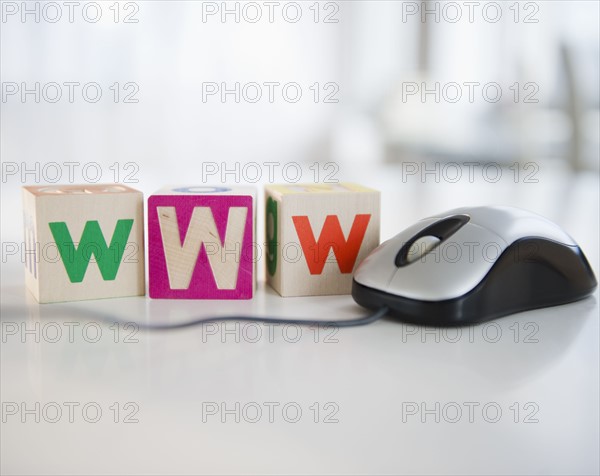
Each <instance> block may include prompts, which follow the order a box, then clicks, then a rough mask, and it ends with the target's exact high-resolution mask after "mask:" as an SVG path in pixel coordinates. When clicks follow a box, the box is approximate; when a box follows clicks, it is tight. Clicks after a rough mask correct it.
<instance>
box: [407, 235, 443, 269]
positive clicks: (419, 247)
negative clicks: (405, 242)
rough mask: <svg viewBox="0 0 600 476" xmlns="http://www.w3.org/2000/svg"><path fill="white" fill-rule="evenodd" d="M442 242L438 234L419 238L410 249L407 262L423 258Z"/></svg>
mask: <svg viewBox="0 0 600 476" xmlns="http://www.w3.org/2000/svg"><path fill="white" fill-rule="evenodd" d="M441 242H442V240H440V239H439V238H438V237H437V236H433V235H427V236H422V237H421V238H417V239H416V240H415V241H414V242H413V244H412V245H411V246H410V248H409V249H408V252H407V255H406V263H407V264H410V263H412V262H414V261H417V260H419V259H421V258H422V257H423V256H424V255H426V254H427V253H429V252H430V251H431V250H433V249H434V248H435V247H436V246H437V245H439V244H440V243H441Z"/></svg>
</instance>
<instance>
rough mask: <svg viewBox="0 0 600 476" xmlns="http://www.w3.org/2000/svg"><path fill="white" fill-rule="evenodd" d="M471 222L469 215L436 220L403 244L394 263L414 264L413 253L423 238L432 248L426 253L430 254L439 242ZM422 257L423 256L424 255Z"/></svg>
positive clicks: (399, 264) (398, 265)
mask: <svg viewBox="0 0 600 476" xmlns="http://www.w3.org/2000/svg"><path fill="white" fill-rule="evenodd" d="M469 220H470V217H469V216H468V215H450V216H447V217H446V218H443V219H441V220H437V219H434V220H433V223H430V224H429V225H428V226H426V227H425V228H423V229H421V231H419V232H418V233H416V234H415V235H413V236H412V237H411V238H410V239H409V240H408V241H406V242H405V243H403V245H402V247H401V248H400V250H399V251H398V254H397V255H396V259H395V261H394V262H395V264H396V266H397V267H401V266H406V265H409V264H411V263H412V262H414V259H411V258H412V253H411V251H412V252H413V253H414V252H415V251H416V250H415V247H414V245H415V243H416V242H417V241H419V240H421V238H425V241H426V242H427V245H429V246H430V247H429V249H428V250H427V251H426V252H428V251H430V250H431V249H433V248H434V247H435V246H436V245H437V244H439V242H441V241H444V240H447V239H448V238H450V237H451V236H452V235H453V234H454V233H456V232H457V231H458V230H460V229H461V228H462V227H463V226H464V225H465V224H467V223H468V222H469ZM435 239H437V243H436V242H435ZM422 245H423V243H419V245H418V246H422ZM420 256H422V254H421V255H420ZM417 258H418V257H417Z"/></svg>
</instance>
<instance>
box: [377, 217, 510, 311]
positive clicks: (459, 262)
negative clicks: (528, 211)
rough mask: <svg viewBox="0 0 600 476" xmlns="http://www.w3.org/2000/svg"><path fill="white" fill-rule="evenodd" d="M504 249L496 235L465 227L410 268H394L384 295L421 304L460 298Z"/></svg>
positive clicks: (480, 229) (501, 241)
mask: <svg viewBox="0 0 600 476" xmlns="http://www.w3.org/2000/svg"><path fill="white" fill-rule="evenodd" d="M506 247H507V244H506V242H505V241H504V240H502V239H501V238H500V237H498V236H497V235H496V234H495V233H493V232H491V231H489V230H487V229H485V228H482V227H479V226H477V225H474V224H472V223H468V224H467V225H466V226H464V227H463V228H461V229H460V230H459V231H458V232H457V233H456V234H455V235H454V236H452V237H451V238H450V239H449V240H446V241H443V242H441V243H440V244H439V245H438V246H436V247H435V248H434V249H433V250H431V251H430V252H429V253H427V254H425V255H423V256H422V257H421V259H419V260H416V261H414V262H413V263H412V264H411V265H410V266H403V267H400V268H397V271H396V273H395V274H394V276H393V278H392V279H391V280H390V283H389V285H388V287H387V292H389V293H391V294H395V295H399V296H402V297H406V298H409V299H418V300H422V301H441V300H445V299H454V298H457V297H460V296H463V295H465V294H466V293H468V292H470V291H471V290H473V289H474V288H475V287H476V286H477V285H478V284H479V283H480V282H481V281H482V280H483V279H484V278H485V276H486V275H487V273H488V272H489V270H490V269H491V268H492V266H493V265H494V263H495V261H496V259H497V257H498V256H500V255H501V254H502V252H503V251H504V250H505V249H506Z"/></svg>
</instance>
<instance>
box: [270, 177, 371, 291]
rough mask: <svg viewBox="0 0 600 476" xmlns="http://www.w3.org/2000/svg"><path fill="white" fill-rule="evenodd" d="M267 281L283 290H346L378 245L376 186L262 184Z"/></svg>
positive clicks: (349, 288)
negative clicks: (373, 187)
mask: <svg viewBox="0 0 600 476" xmlns="http://www.w3.org/2000/svg"><path fill="white" fill-rule="evenodd" d="M265 192H266V196H265V220H266V238H267V239H266V241H267V246H266V256H265V258H266V267H267V269H266V274H267V282H268V283H269V284H270V285H271V286H272V287H273V288H274V289H275V290H276V291H277V292H278V293H279V294H281V295H282V296H316V295H325V294H349V293H350V291H351V289H352V273H353V272H354V269H355V268H356V266H358V264H359V263H360V262H361V261H362V260H363V259H364V258H365V257H366V256H367V255H368V254H369V253H370V252H371V251H373V249H375V248H376V247H377V245H379V206H380V205H379V200H380V197H379V192H378V191H377V190H373V189H371V188H367V187H363V186H362V185H357V184H353V183H337V184H284V185H268V186H266V187H265Z"/></svg>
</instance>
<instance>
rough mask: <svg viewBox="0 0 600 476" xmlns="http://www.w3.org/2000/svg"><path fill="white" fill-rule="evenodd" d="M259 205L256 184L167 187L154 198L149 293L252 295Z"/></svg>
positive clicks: (198, 296)
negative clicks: (256, 221)
mask: <svg viewBox="0 0 600 476" xmlns="http://www.w3.org/2000/svg"><path fill="white" fill-rule="evenodd" d="M255 203H256V191H255V189H254V188H252V187H207V186H198V187H167V188H164V189H162V190H160V191H158V192H156V193H155V194H153V195H152V196H150V198H149V199H148V255H149V260H148V266H149V280H150V282H149V290H150V297H152V298H168V299H250V298H252V297H253V295H254V291H255V284H256V260H255V259H254V257H255V255H256V249H255V217H256V212H255V209H256V206H255Z"/></svg>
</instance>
